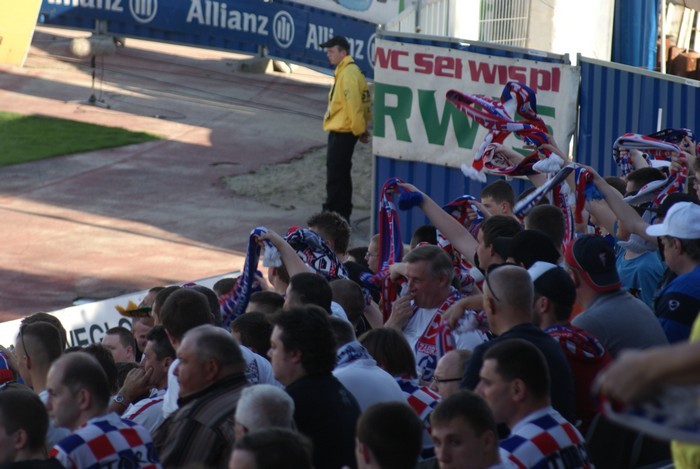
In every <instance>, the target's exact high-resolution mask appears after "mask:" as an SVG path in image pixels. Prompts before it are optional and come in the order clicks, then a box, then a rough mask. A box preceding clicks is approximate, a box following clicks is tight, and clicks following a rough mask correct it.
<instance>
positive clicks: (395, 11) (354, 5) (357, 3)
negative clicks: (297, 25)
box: [292, 0, 409, 35]
mask: <svg viewBox="0 0 700 469" xmlns="http://www.w3.org/2000/svg"><path fill="white" fill-rule="evenodd" d="M292 1H293V2H294V3H302V4H304V5H309V6H312V7H316V8H320V9H322V10H328V11H333V12H335V13H340V14H341V15H346V16H351V17H353V18H357V19H360V20H364V21H369V22H370V23H377V24H383V23H386V22H388V21H391V20H393V19H394V18H396V17H397V16H398V15H399V13H401V10H400V8H401V4H402V2H400V1H399V0H292ZM406 3H409V2H406ZM404 9H405V8H404ZM331 35H332V34H331Z"/></svg>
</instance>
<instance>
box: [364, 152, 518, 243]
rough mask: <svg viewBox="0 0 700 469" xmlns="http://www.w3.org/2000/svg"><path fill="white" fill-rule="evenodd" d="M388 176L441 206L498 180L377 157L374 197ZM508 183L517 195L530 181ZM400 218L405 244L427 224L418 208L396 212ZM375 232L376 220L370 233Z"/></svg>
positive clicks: (454, 169)
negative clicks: (419, 191) (415, 231)
mask: <svg viewBox="0 0 700 469" xmlns="http://www.w3.org/2000/svg"><path fill="white" fill-rule="evenodd" d="M390 177H397V178H400V179H402V180H403V181H405V182H410V183H411V184H413V185H414V186H416V187H417V188H419V189H420V190H422V191H423V192H425V193H426V194H428V195H429V196H430V198H432V199H433V200H435V201H436V202H437V203H438V204H440V205H445V204H446V203H448V202H450V201H452V200H454V199H456V198H457V197H459V196H462V195H465V194H470V195H473V196H474V197H477V198H478V197H479V194H480V193H481V189H483V187H484V186H485V185H486V184H488V183H490V182H493V181H495V180H497V179H501V178H497V177H494V176H489V177H488V178H487V179H488V180H487V182H486V183H484V184H482V183H480V182H476V181H472V180H471V179H468V178H466V177H464V175H463V174H462V172H461V171H460V170H459V169H456V168H450V167H448V166H439V165H434V164H430V163H417V162H414V161H405V160H395V159H392V158H385V157H382V156H377V157H376V166H375V179H374V193H375V194H377V198H378V197H379V193H380V191H381V189H382V186H383V185H384V182H386V180H387V179H389V178H390ZM510 184H511V185H512V186H513V189H514V190H515V193H516V195H517V194H519V193H520V192H522V191H523V190H524V189H526V188H527V187H530V183H529V182H527V181H522V180H512V181H510ZM374 207H375V208H374V210H376V207H377V205H376V203H375V205H374ZM375 215H376V214H375ZM375 218H376V217H375ZM399 220H400V223H401V237H402V238H403V240H404V242H405V243H408V242H409V241H410V240H411V234H412V233H413V231H414V230H415V229H416V228H418V227H419V226H421V225H424V224H426V223H429V220H428V219H427V218H426V217H425V216H424V215H423V212H422V211H421V210H420V209H419V208H414V209H412V210H409V211H406V212H399ZM376 232H377V228H376V219H375V227H374V231H373V233H376Z"/></svg>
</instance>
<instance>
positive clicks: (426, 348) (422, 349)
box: [414, 288, 462, 381]
mask: <svg viewBox="0 0 700 469" xmlns="http://www.w3.org/2000/svg"><path fill="white" fill-rule="evenodd" d="M461 297H462V295H461V294H460V293H459V291H457V290H455V289H454V288H451V291H450V294H449V296H448V297H447V298H446V299H445V301H443V302H442V305H440V307H439V308H438V309H437V310H436V311H435V313H434V314H433V317H432V318H431V319H430V323H428V326H427V327H426V328H425V331H423V334H421V336H420V337H419V338H418V342H416V348H415V350H414V352H415V355H416V369H417V371H418V377H419V378H420V379H422V380H423V381H430V380H431V379H433V373H435V367H436V366H437V361H438V360H439V359H440V358H441V357H442V356H443V355H445V354H446V353H447V352H449V351H450V350H454V349H455V348H456V346H455V341H454V338H453V337H452V334H451V332H452V329H451V328H450V325H449V323H448V322H447V321H443V320H442V316H443V314H445V311H447V308H449V307H450V306H452V304H453V303H454V302H455V301H457V300H458V299H460V298H461ZM416 311H417V309H416Z"/></svg>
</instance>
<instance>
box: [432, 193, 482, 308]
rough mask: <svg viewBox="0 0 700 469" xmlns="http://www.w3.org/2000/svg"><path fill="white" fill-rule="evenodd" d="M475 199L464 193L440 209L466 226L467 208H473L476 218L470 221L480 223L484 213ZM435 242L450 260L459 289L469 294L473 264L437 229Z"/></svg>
mask: <svg viewBox="0 0 700 469" xmlns="http://www.w3.org/2000/svg"><path fill="white" fill-rule="evenodd" d="M477 201H478V200H477V199H476V197H474V196H471V195H468V194H465V195H462V196H459V197H457V198H456V199H455V200H453V201H452V202H450V203H448V204H446V205H443V207H442V209H443V210H444V211H446V212H447V213H449V214H450V215H452V217H454V218H455V219H456V220H457V221H458V222H459V223H460V224H461V225H462V226H464V227H465V228H466V227H467V225H468V224H469V223H470V221H469V219H468V218H467V212H468V210H474V211H475V212H476V219H475V220H472V221H471V223H481V222H483V221H484V214H483V213H481V210H480V209H479V208H478V207H477V206H476V205H474V203H473V202H477ZM437 242H438V246H439V247H440V248H441V249H442V250H443V251H445V252H446V253H447V255H448V256H450V259H451V260H452V267H453V268H454V272H455V275H456V276H457V278H459V284H460V291H461V292H462V293H465V294H470V293H471V292H472V290H473V286H474V283H475V281H474V278H473V277H472V276H471V274H470V269H471V268H472V267H473V266H472V265H471V264H470V263H468V262H466V261H465V260H464V259H463V258H462V254H461V253H459V252H458V251H456V250H455V249H454V248H453V247H452V243H450V241H449V240H448V239H447V238H445V236H443V234H442V233H441V232H440V230H437Z"/></svg>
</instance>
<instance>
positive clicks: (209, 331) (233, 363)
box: [183, 324, 246, 371]
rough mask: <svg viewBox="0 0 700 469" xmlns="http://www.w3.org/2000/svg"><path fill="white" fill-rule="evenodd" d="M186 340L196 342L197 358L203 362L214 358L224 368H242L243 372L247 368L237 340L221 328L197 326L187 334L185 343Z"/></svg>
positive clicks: (207, 325) (205, 325)
mask: <svg viewBox="0 0 700 469" xmlns="http://www.w3.org/2000/svg"><path fill="white" fill-rule="evenodd" d="M185 339H189V340H192V341H194V343H195V350H196V351H197V352H196V353H197V357H198V358H199V359H200V360H201V361H206V360H209V359H212V358H213V359H214V360H216V361H217V362H219V365H221V366H222V367H224V368H227V367H233V368H240V370H241V371H242V370H244V369H245V367H246V362H245V359H244V358H243V353H242V352H241V348H240V346H239V345H238V343H237V342H236V339H234V338H233V336H231V334H230V333H228V332H227V331H226V330H224V329H222V328H220V327H216V326H212V325H211V324H204V325H201V326H197V327H195V328H193V329H190V330H189V331H187V332H186V333H185V336H184V338H183V341H184V340H185Z"/></svg>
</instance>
